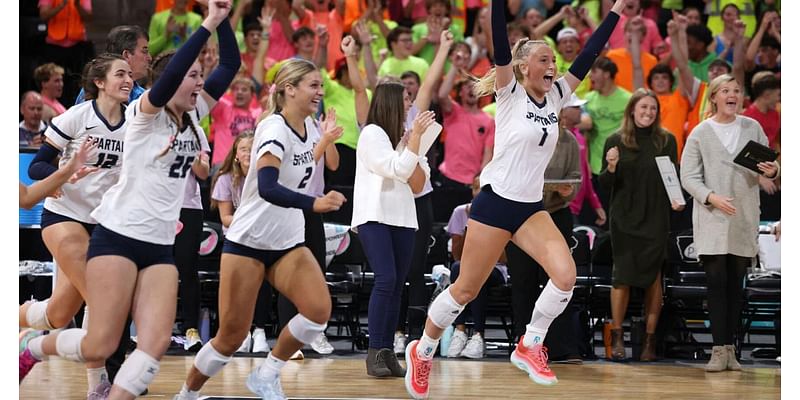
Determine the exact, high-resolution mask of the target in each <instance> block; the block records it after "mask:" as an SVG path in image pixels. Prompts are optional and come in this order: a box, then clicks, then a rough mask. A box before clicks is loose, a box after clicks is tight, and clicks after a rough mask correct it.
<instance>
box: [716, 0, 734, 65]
mask: <svg viewBox="0 0 800 400" xmlns="http://www.w3.org/2000/svg"><path fill="white" fill-rule="evenodd" d="M736 21H739V7H737V6H736V4H734V3H728V4H726V5H725V6H723V7H722V22H723V27H724V28H723V30H722V32H721V33H720V34H719V35H717V36H715V37H714V52H715V53H716V55H717V58H721V59H723V60H725V61H727V62H728V63H731V64H733V44H734V43H735V41H736V28H735V23H736Z"/></svg>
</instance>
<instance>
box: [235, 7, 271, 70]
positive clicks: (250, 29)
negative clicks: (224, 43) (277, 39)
mask: <svg viewBox="0 0 800 400" xmlns="http://www.w3.org/2000/svg"><path fill="white" fill-rule="evenodd" d="M271 29H272V18H270V19H269V22H268V23H267V24H266V25H262V24H261V23H250V24H247V25H246V26H245V27H244V46H245V51H243V52H242V66H243V67H244V70H245V72H246V73H247V74H248V75H252V76H254V77H256V76H257V75H256V73H255V70H254V68H253V64H254V63H255V60H256V58H257V57H258V48H259V46H260V45H261V43H262V42H265V44H267V45H269V39H270V33H269V32H270V30H271ZM265 54H266V53H265ZM261 62H262V71H263V70H264V69H270V68H271V67H272V66H273V65H275V62H276V60H273V59H271V58H269V57H266V55H264V56H263V59H262V61H261ZM260 78H261V82H263V79H264V77H263V76H261V77H260Z"/></svg>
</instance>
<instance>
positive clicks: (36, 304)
mask: <svg viewBox="0 0 800 400" xmlns="http://www.w3.org/2000/svg"><path fill="white" fill-rule="evenodd" d="M48 301H49V300H45V301H33V302H32V303H30V305H28V310H27V311H25V319H26V320H28V326H29V327H31V328H33V329H39V330H46V331H52V330H53V329H55V328H54V327H53V326H52V325H50V321H48V320H47V302H48Z"/></svg>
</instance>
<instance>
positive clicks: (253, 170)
mask: <svg viewBox="0 0 800 400" xmlns="http://www.w3.org/2000/svg"><path fill="white" fill-rule="evenodd" d="M274 82H275V83H274V84H273V86H272V87H271V89H270V93H271V95H270V106H269V109H268V111H267V112H266V114H267V115H269V116H268V117H267V118H266V119H264V120H263V121H261V122H260V123H259V124H258V126H257V127H256V135H255V139H254V141H253V149H252V153H251V154H252V155H251V157H250V159H251V160H252V161H251V163H250V170H249V171H248V172H247V178H246V179H245V182H244V190H243V193H242V200H241V204H240V205H239V208H237V209H236V212H235V213H234V215H233V222H232V223H231V226H230V228H229V229H228V232H227V236H226V237H225V245H224V247H223V250H222V259H221V261H220V284H219V330H218V331H217V335H216V336H215V337H214V338H213V339H212V340H210V341H209V342H208V343H206V344H205V345H204V346H203V348H202V349H200V352H199V353H197V357H195V360H194V366H193V367H192V369H191V371H190V372H189V376H188V377H187V378H186V382H185V383H184V384H183V387H182V388H181V391H180V393H178V395H176V396H175V399H178V400H195V399H197V398H198V397H199V391H200V388H201V387H202V386H203V384H205V382H206V381H207V380H208V379H209V378H211V377H212V376H214V375H216V374H217V373H218V372H219V371H221V370H222V368H223V367H224V366H225V364H227V363H228V362H229V361H230V359H231V356H232V355H233V354H234V352H236V349H237V348H238V347H239V345H240V344H241V343H242V340H243V339H244V338H245V336H246V335H247V333H248V330H249V329H250V324H251V322H252V320H253V311H254V309H255V303H256V297H257V295H258V290H259V288H260V287H261V282H262V281H263V280H264V279H266V280H268V281H269V283H270V284H271V285H272V287H274V288H275V289H276V290H278V292H280V293H282V294H283V295H284V296H286V297H287V298H288V299H289V300H291V301H292V303H294V305H295V306H296V307H297V310H298V311H299V314H297V315H296V316H294V318H292V319H291V320H290V321H289V323H288V324H286V328H285V329H283V330H281V333H280V335H279V336H278V342H277V343H276V345H275V347H274V348H273V349H272V351H271V352H270V353H269V355H268V356H267V359H266V360H264V362H263V363H262V364H261V365H260V366H259V367H258V368H256V369H255V370H254V371H253V372H251V373H250V376H249V377H248V378H247V387H248V389H250V390H251V391H252V392H254V393H256V394H258V395H259V396H261V397H262V398H264V399H284V398H285V395H284V394H283V390H282V389H281V385H280V369H281V368H282V367H283V366H284V365H285V364H286V361H287V360H289V358H290V357H291V356H292V354H294V352H295V351H297V350H299V349H300V348H301V347H303V345H304V344H310V343H311V342H312V341H313V340H314V339H316V338H317V337H318V336H319V334H320V333H322V332H324V331H325V327H326V325H327V322H328V318H330V312H331V300H330V296H329V294H328V287H327V285H326V283H325V277H324V276H323V275H322V271H321V269H320V266H319V265H317V262H316V260H315V259H314V256H313V255H312V254H311V251H310V250H309V249H308V248H307V247H305V246H304V244H303V240H304V232H303V225H304V223H303V210H313V211H314V212H317V213H321V212H328V211H334V210H338V209H339V207H340V206H341V205H342V203H344V201H345V199H344V196H342V194H341V193H338V192H335V191H331V192H328V193H327V194H326V195H325V196H323V197H312V196H309V195H307V194H306V193H308V192H309V180H310V179H311V176H312V175H313V174H314V166H315V164H316V163H317V161H316V159H315V156H314V146H313V143H312V141H311V139H310V138H309V134H308V132H310V131H311V130H312V129H314V121H313V120H312V119H311V116H312V115H313V114H314V113H315V112H316V111H317V109H318V107H319V103H320V101H321V100H322V95H323V90H322V77H321V75H320V72H319V70H317V67H316V66H315V65H314V64H313V63H311V62H309V61H306V60H303V59H292V60H289V61H286V62H285V63H284V64H283V65H282V66H281V67H280V69H279V70H278V73H277V74H276V75H275V80H274ZM322 129H323V130H324V131H326V132H327V131H338V134H341V129H342V128H340V127H337V126H336V125H335V121H333V120H326V121H323V122H322ZM325 134H326V135H327V134H329V133H325ZM331 135H332V136H335V135H334V134H333V133H331ZM309 294H313V295H309Z"/></svg>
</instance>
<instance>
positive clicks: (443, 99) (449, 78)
mask: <svg viewBox="0 0 800 400" xmlns="http://www.w3.org/2000/svg"><path fill="white" fill-rule="evenodd" d="M451 59H453V57H451ZM457 73H458V68H456V67H455V65H453V66H452V68H450V71H447V75H445V76H444V81H442V85H441V86H439V96H438V97H439V107H440V108H441V109H442V114H450V113H451V112H452V111H453V99H451V98H450V92H451V91H452V90H453V82H455V80H456V74H457Z"/></svg>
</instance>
